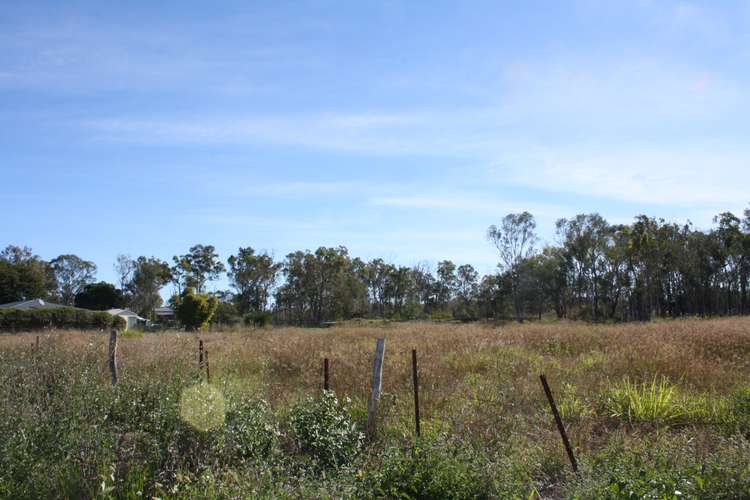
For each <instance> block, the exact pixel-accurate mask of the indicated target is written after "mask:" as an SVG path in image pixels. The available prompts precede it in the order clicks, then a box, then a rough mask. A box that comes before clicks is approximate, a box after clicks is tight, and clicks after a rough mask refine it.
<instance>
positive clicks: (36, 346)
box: [34, 335, 39, 351]
mask: <svg viewBox="0 0 750 500" xmlns="http://www.w3.org/2000/svg"><path fill="white" fill-rule="evenodd" d="M34 347H35V348H36V350H37V351H38V350H39V335H37V336H36V344H35V345H34Z"/></svg>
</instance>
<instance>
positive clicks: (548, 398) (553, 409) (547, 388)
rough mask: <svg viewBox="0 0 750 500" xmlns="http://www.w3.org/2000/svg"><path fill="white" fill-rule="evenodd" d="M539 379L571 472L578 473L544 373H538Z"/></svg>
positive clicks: (576, 463) (576, 464)
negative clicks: (568, 460) (571, 469)
mask: <svg viewBox="0 0 750 500" xmlns="http://www.w3.org/2000/svg"><path fill="white" fill-rule="evenodd" d="M539 379H540V380H541V381H542V387H544V393H545V394H546V395H547V401H549V406H550V408H552V415H553V416H554V417H555V423H556V424H557V430H558V431H560V436H561V437H562V441H563V445H564V446H565V451H566V452H567V453H568V458H569V459H570V465H571V466H572V467H573V472H575V473H576V474H578V462H576V457H575V455H573V448H572V447H571V446H570V441H569V440H568V434H567V433H566V432H565V426H564V425H563V422H562V419H561V418H560V413H559V412H558V411H557V405H556V404H555V399H554V398H553V397H552V391H551V390H550V388H549V384H547V377H545V376H544V375H539Z"/></svg>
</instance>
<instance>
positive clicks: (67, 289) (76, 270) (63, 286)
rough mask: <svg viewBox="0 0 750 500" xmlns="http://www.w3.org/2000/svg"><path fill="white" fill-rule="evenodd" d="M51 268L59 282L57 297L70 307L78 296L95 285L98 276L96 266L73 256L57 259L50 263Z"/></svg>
mask: <svg viewBox="0 0 750 500" xmlns="http://www.w3.org/2000/svg"><path fill="white" fill-rule="evenodd" d="M50 267H51V268H52V272H53V273H54V276H55V281H56V282H57V295H58V297H59V298H60V301H61V302H62V303H63V304H65V305H68V306H72V305H73V304H74V302H75V297H76V294H77V293H78V292H80V291H81V290H83V287H84V286H86V285H88V284H89V283H93V282H94V277H95V276H96V264H94V263H93V262H91V261H90V260H83V259H82V258H80V257H79V256H77V255H73V254H65V255H59V256H57V257H55V258H54V259H52V260H51V261H50Z"/></svg>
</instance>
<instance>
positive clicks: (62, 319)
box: [0, 307, 126, 332]
mask: <svg viewBox="0 0 750 500" xmlns="http://www.w3.org/2000/svg"><path fill="white" fill-rule="evenodd" d="M125 326H126V322H125V320H124V319H123V318H121V317H119V316H112V315H111V314H108V313H105V312H101V311H89V310H86V309H76V308H74V307H55V308H51V307H50V308H40V309H0V331H6V332H19V331H33V330H41V329H43V328H76V329H79V330H90V329H95V330H105V329H108V328H117V329H120V330H122V329H124V328H125Z"/></svg>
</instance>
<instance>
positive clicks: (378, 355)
mask: <svg viewBox="0 0 750 500" xmlns="http://www.w3.org/2000/svg"><path fill="white" fill-rule="evenodd" d="M384 356H385V339H377V341H376V343H375V358H374V360H373V363H372V392H371V393H370V400H369V401H368V404H367V434H368V435H370V436H372V435H373V434H374V432H375V413H376V410H377V406H378V400H379V399H380V389H381V387H382V384H383V357H384Z"/></svg>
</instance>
